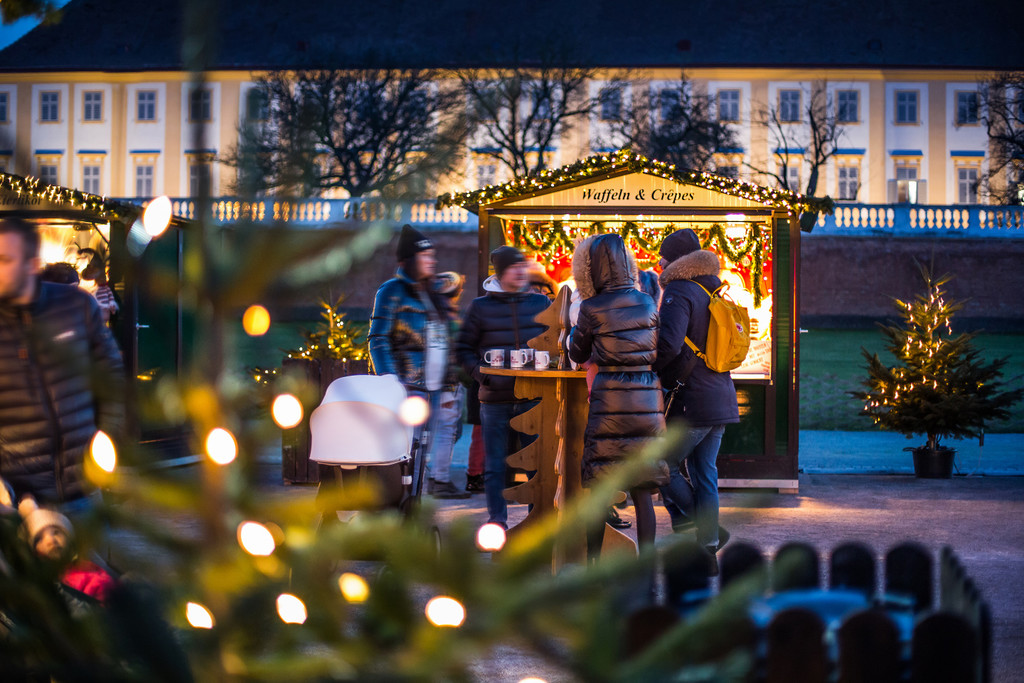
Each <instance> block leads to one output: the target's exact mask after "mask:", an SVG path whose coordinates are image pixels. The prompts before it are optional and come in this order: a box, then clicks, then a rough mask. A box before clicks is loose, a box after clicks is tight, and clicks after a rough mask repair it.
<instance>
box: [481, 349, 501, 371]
mask: <svg viewBox="0 0 1024 683" xmlns="http://www.w3.org/2000/svg"><path fill="white" fill-rule="evenodd" d="M484 360H485V361H486V362H487V363H488V364H489V365H490V366H491V367H492V368H503V367H505V349H488V350H487V351H485V352H484Z"/></svg>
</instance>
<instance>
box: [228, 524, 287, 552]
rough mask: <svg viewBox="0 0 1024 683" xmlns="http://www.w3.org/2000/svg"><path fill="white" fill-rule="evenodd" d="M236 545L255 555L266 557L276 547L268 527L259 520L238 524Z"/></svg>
mask: <svg viewBox="0 0 1024 683" xmlns="http://www.w3.org/2000/svg"><path fill="white" fill-rule="evenodd" d="M237 533H238V545H240V546H242V550H244V551H245V552H247V553H249V554H250V555H256V556H257V557H267V556H268V555H271V554H273V552H274V550H275V549H276V548H277V543H275V542H274V535H273V534H272V533H270V529H268V528H267V527H265V526H263V525H262V524H260V523H259V522H242V523H241V524H239V525H238V532H237Z"/></svg>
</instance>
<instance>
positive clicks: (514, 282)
mask: <svg viewBox="0 0 1024 683" xmlns="http://www.w3.org/2000/svg"><path fill="white" fill-rule="evenodd" d="M491 265H492V266H493V267H494V275H492V276H490V277H488V278H487V279H486V280H484V285H483V286H484V292H485V294H484V296H481V297H477V298H476V299H473V301H472V303H471V304H470V305H469V310H467V311H466V316H465V318H464V320H463V324H462V329H461V330H460V332H459V336H458V340H457V341H456V343H455V354H456V357H457V358H458V361H459V363H460V364H461V365H462V367H463V368H464V369H465V370H466V372H468V373H470V374H472V376H473V378H474V379H475V380H476V381H477V382H479V384H480V391H479V397H480V422H481V424H482V427H483V438H484V495H485V497H486V499H487V516H488V519H487V521H488V522H493V523H495V524H501V525H502V526H504V527H506V528H507V526H508V508H507V504H506V502H505V496H504V490H505V471H506V462H505V459H506V458H507V457H508V455H509V453H511V452H513V449H514V448H515V440H516V437H520V438H525V437H524V435H522V434H519V433H518V432H516V431H515V430H513V429H512V427H511V426H510V424H509V422H510V420H511V419H512V418H513V417H515V416H516V415H520V414H522V413H524V412H526V411H527V410H529V409H530V408H532V407H533V406H534V405H536V402H535V401H522V400H520V399H517V398H516V395H515V391H514V390H513V388H514V386H515V378H514V377H499V376H497V375H485V374H483V373H481V372H480V366H481V365H482V364H485V362H484V354H485V353H486V352H487V351H489V350H490V349H502V351H503V352H504V357H505V359H506V364H507V362H508V359H509V357H510V354H509V351H512V350H513V349H523V348H528V347H527V342H528V341H529V340H530V339H532V338H533V337H536V336H537V335H538V334H540V333H541V332H543V331H544V330H545V327H544V325H542V324H540V323H538V322H537V321H535V320H534V317H535V316H536V315H537V314H538V313H540V312H541V311H544V310H545V309H547V307H548V306H549V305H550V304H551V301H550V300H549V299H548V298H547V297H546V296H544V295H543V294H537V293H534V292H530V291H527V288H528V286H529V270H528V266H527V263H526V258H525V257H524V256H523V253H522V252H521V251H519V250H518V249H516V248H514V247H507V246H506V247H498V248H497V249H495V250H494V251H492V252H491Z"/></svg>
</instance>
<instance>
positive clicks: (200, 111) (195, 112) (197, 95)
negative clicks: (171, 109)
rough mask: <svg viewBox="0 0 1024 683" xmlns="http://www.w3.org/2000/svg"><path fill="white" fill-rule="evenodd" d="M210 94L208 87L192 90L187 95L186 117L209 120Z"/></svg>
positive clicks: (191, 119)
mask: <svg viewBox="0 0 1024 683" xmlns="http://www.w3.org/2000/svg"><path fill="white" fill-rule="evenodd" d="M211 101H212V94H211V93H210V89H209V88H199V89H198V90H193V91H192V95H191V96H190V97H189V103H188V105H189V106H188V118H189V120H190V121H211V120H212V116H211V104H210V102H211Z"/></svg>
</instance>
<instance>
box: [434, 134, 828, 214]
mask: <svg viewBox="0 0 1024 683" xmlns="http://www.w3.org/2000/svg"><path fill="white" fill-rule="evenodd" d="M627 173H643V174H646V175H651V176H656V177H659V178H665V179H668V180H671V181H674V182H676V183H680V184H683V185H693V186H697V187H702V188H704V189H707V190H711V191H713V192H720V193H722V194H725V195H730V196H733V197H738V198H742V199H745V200H748V201H751V202H756V203H758V204H763V205H764V206H766V207H772V208H774V209H780V210H783V211H786V212H788V213H789V214H791V215H799V214H801V213H804V212H807V211H810V212H820V213H827V214H830V213H832V210H833V208H834V202H833V201H832V200H831V199H830V198H828V197H825V198H824V199H819V198H817V197H805V196H804V195H801V194H797V193H795V192H789V191H788V190H779V189H774V188H770V187H764V186H762V185H755V184H754V183H747V182H743V181H741V180H735V179H733V178H725V177H722V176H718V175H715V174H713V173H706V172H704V171H690V170H685V169H679V168H676V167H675V165H673V164H668V163H665V162H662V161H655V160H652V159H647V158H646V157H643V156H641V155H639V154H634V153H632V152H630V151H629V150H619V151H617V152H613V153H611V154H597V155H594V156H590V157H587V158H585V159H580V160H579V161H576V162H574V163H572V164H569V165H567V166H563V167H561V168H555V169H549V170H546V171H542V172H541V173H540V175H538V176H533V177H528V178H516V179H514V180H511V181H509V182H507V183H504V184H503V185H488V186H487V187H485V188H482V189H479V190H474V191H472V192H459V193H456V194H451V193H446V194H443V195H441V196H440V197H438V199H437V207H438V208H439V209H442V208H445V207H447V206H461V207H463V208H465V209H467V210H469V211H472V212H473V213H478V212H479V210H480V207H481V206H485V207H486V206H491V205H496V204H501V205H503V204H507V203H508V202H512V201H515V200H517V199H522V198H525V197H531V196H536V195H541V194H547V193H550V192H554V191H557V190H559V189H562V188H566V187H572V186H578V185H582V184H589V183H593V182H595V181H598V180H601V179H603V178H608V177H612V176H617V175H624V174H627Z"/></svg>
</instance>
